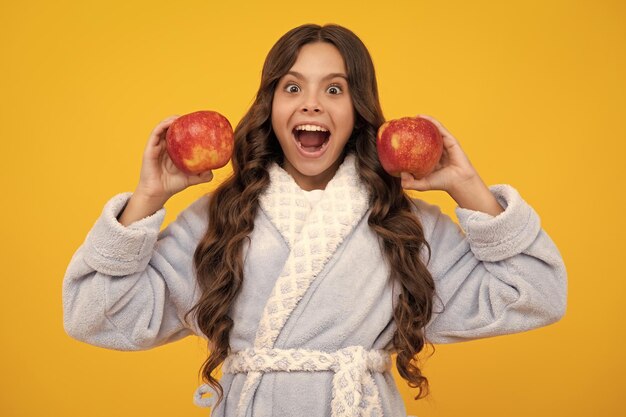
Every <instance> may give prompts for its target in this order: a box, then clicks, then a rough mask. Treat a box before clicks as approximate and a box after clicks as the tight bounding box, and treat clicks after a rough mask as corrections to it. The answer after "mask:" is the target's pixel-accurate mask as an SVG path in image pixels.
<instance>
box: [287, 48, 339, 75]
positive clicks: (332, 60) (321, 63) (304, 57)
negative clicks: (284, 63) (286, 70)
mask: <svg viewBox="0 0 626 417" xmlns="http://www.w3.org/2000/svg"><path fill="white" fill-rule="evenodd" d="M290 71H296V72H299V73H301V74H328V73H343V74H346V65H345V62H344V60H343V57H342V56H341V53H340V52H339V49H337V47H336V46H335V45H333V44H331V43H328V42H314V43H308V44H306V45H303V46H302V47H301V48H300V51H299V52H298V57H297V58H296V62H295V63H294V64H293V66H292V67H291V68H290Z"/></svg>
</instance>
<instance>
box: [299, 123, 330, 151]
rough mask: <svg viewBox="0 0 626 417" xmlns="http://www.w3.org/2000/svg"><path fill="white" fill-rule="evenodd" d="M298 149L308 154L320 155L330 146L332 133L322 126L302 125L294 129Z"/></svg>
mask: <svg viewBox="0 0 626 417" xmlns="http://www.w3.org/2000/svg"><path fill="white" fill-rule="evenodd" d="M293 136H294V138H295V139H296V143H297V144H298V148H299V149H300V150H301V151H302V152H304V153H307V154H312V156H313V155H315V154H318V153H320V152H321V151H323V150H325V149H326V147H327V146H328V142H329V138H330V132H329V131H328V130H326V129H325V128H323V127H321V126H315V125H300V126H296V127H295V128H294V129H293Z"/></svg>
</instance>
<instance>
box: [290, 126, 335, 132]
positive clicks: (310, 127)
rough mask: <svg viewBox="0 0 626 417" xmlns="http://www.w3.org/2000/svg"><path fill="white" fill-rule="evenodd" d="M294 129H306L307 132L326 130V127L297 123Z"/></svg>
mask: <svg viewBox="0 0 626 417" xmlns="http://www.w3.org/2000/svg"><path fill="white" fill-rule="evenodd" d="M296 130H307V131H309V132H316V131H317V132H328V129H324V128H323V127H321V126H316V125H299V126H296Z"/></svg>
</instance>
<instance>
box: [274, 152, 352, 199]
mask: <svg viewBox="0 0 626 417" xmlns="http://www.w3.org/2000/svg"><path fill="white" fill-rule="evenodd" d="M342 162H343V158H339V159H337V160H336V161H335V162H334V163H333V164H332V165H331V166H330V167H328V169H326V170H325V171H323V172H320V173H319V174H317V175H304V174H302V173H301V172H299V171H298V170H297V169H295V168H294V167H293V166H292V165H291V164H290V163H289V161H287V160H285V162H284V163H283V169H284V170H285V171H287V173H288V174H289V175H291V176H292V177H293V179H294V181H295V182H296V184H298V186H299V187H300V188H302V189H303V190H304V191H311V190H324V189H326V186H327V185H328V183H329V182H330V180H332V179H333V177H334V176H335V173H336V172H337V169H339V166H340V165H341V163H342Z"/></svg>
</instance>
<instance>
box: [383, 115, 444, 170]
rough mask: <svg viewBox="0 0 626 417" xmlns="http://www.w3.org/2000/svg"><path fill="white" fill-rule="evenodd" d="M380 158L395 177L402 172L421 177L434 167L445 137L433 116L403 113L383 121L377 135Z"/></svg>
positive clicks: (441, 151) (385, 168) (385, 167)
mask: <svg viewBox="0 0 626 417" xmlns="http://www.w3.org/2000/svg"><path fill="white" fill-rule="evenodd" d="M376 148H377V149H378V158H379V159H380V163H381V164H382V166H383V169H384V170H385V171H387V172H388V173H389V174H390V175H393V176H394V177H399V176H400V173H401V172H408V173H410V174H412V175H413V176H414V177H415V179H420V178H423V177H425V176H427V175H428V174H430V173H431V172H433V170H434V169H435V167H436V166H437V163H438V162H439V159H440V158H441V154H442V153H443V137H442V136H441V133H440V132H439V129H438V128H437V126H435V124H434V123H433V122H431V121H430V120H427V119H424V118H422V117H403V118H400V119H395V120H389V121H387V122H385V123H383V125H382V126H380V128H379V129H378V134H377V135H376Z"/></svg>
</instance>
